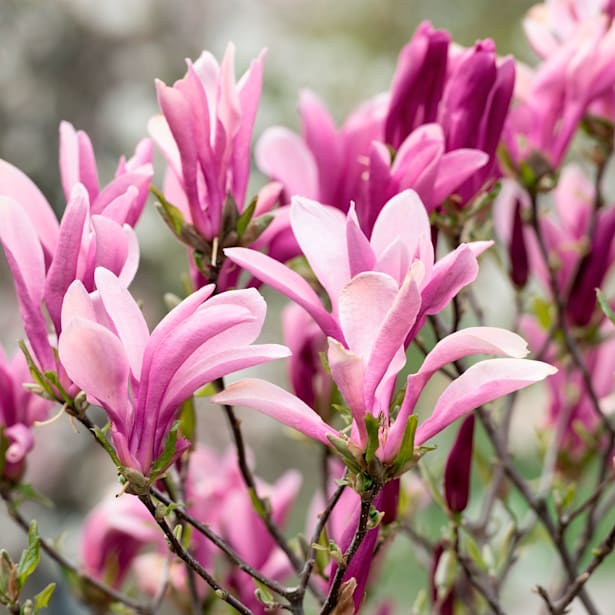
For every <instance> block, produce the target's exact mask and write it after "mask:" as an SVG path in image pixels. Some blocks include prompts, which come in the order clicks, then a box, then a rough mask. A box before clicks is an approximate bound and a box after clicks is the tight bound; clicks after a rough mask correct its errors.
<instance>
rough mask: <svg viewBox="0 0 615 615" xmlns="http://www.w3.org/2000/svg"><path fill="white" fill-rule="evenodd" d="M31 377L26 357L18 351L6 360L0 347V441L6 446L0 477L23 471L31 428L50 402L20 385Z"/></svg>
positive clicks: (48, 406)
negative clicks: (10, 358) (9, 359)
mask: <svg viewBox="0 0 615 615" xmlns="http://www.w3.org/2000/svg"><path fill="white" fill-rule="evenodd" d="M31 379H32V378H31V376H30V373H29V370H28V366H27V364H26V361H25V358H24V356H23V354H22V353H21V352H18V353H17V354H16V355H15V357H14V358H13V360H12V361H10V362H9V361H8V359H7V358H6V356H5V355H4V352H3V350H2V349H1V348H0V439H3V440H5V441H6V443H7V448H6V452H5V453H4V459H0V466H1V467H2V468H3V470H2V472H0V476H1V477H4V478H9V479H15V478H18V477H19V476H20V475H21V474H22V472H23V469H24V461H25V457H26V455H27V454H28V453H29V452H30V450H32V447H33V446H34V438H33V437H32V431H31V429H30V428H31V427H32V424H33V423H34V422H35V421H41V420H44V419H45V418H46V417H47V414H48V412H49V408H50V407H51V402H50V401H48V400H45V399H42V398H41V397H38V396H37V395H34V394H32V393H30V392H28V391H27V390H26V389H25V388H24V387H23V383H25V382H30V381H31Z"/></svg>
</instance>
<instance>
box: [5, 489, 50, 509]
mask: <svg viewBox="0 0 615 615" xmlns="http://www.w3.org/2000/svg"><path fill="white" fill-rule="evenodd" d="M14 491H15V492H17V493H18V494H19V497H17V498H15V499H14V500H13V504H14V505H15V506H16V507H18V506H20V505H21V504H22V503H23V502H26V501H28V500H32V501H33V502H37V503H38V504H41V505H42V506H45V507H46V508H53V506H54V504H53V501H52V500H50V499H49V498H48V497H47V496H45V495H43V494H42V493H39V492H38V491H37V490H36V489H35V488H34V487H33V486H32V485H29V484H28V483H19V484H18V485H16V486H15V487H14Z"/></svg>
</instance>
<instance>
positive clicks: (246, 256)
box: [224, 248, 343, 340]
mask: <svg viewBox="0 0 615 615" xmlns="http://www.w3.org/2000/svg"><path fill="white" fill-rule="evenodd" d="M224 254H225V255H226V256H227V257H228V258H229V259H230V260H232V261H233V262H234V263H235V264H237V265H239V266H240V267H242V268H243V269H245V270H246V271H249V272H250V273H251V274H252V275H253V276H254V277H256V278H258V279H259V280H261V281H262V282H264V283H265V284H268V285H269V286H271V287H272V288H274V289H275V290H277V291H278V292H280V293H282V294H283V295H286V296H287V297H288V298H289V299H291V300H292V301H294V302H295V303H297V304H299V305H300V306H301V307H302V308H303V309H304V310H305V311H306V312H308V314H310V315H311V316H312V318H313V319H314V320H315V321H316V322H317V323H318V326H319V327H320V328H321V329H322V330H323V332H324V333H325V335H330V336H331V337H334V338H335V339H338V340H342V339H343V336H342V333H341V331H340V328H339V326H338V324H337V323H336V322H335V320H334V318H333V317H332V316H331V314H329V313H328V312H327V311H326V310H325V309H324V308H323V306H322V304H321V302H320V299H319V297H318V295H317V294H316V293H315V292H314V289H313V288H312V287H311V286H310V285H309V284H308V283H307V282H306V281H305V280H304V279H303V278H302V277H301V276H300V275H299V274H298V273H295V272H294V271H292V270H291V269H289V268H288V267H285V266H284V265H282V264H281V263H279V262H278V261H276V260H274V259H272V258H270V257H269V256H266V255H265V254H261V253H260V252H256V251H255V250H249V249H248V248H227V249H226V250H224Z"/></svg>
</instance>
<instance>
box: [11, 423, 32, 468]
mask: <svg viewBox="0 0 615 615" xmlns="http://www.w3.org/2000/svg"><path fill="white" fill-rule="evenodd" d="M4 435H5V436H6V438H7V439H8V441H9V445H8V448H7V449H6V453H5V457H6V460H7V461H8V462H9V463H19V462H20V461H22V460H23V458H24V457H25V456H26V455H27V454H28V453H29V452H30V451H31V450H32V448H33V447H34V438H33V437H32V430H31V429H29V428H28V427H26V426H25V425H24V424H22V423H16V424H15V425H11V426H10V427H5V429H4Z"/></svg>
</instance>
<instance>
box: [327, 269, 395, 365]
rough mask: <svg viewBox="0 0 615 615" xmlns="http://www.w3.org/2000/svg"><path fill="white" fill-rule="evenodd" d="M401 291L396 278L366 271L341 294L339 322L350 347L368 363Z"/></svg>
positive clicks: (355, 278)
mask: <svg viewBox="0 0 615 615" xmlns="http://www.w3.org/2000/svg"><path fill="white" fill-rule="evenodd" d="M398 290H399V289H398V287H397V283H396V282H395V280H394V279H393V278H392V277H390V276H388V275H386V274H385V273H377V272H375V271H366V272H364V273H361V274H359V275H358V276H356V277H354V278H353V279H352V280H351V281H350V282H349V283H348V284H347V285H346V286H345V287H344V289H343V290H342V292H341V294H340V299H339V320H340V325H341V327H342V331H343V333H344V337H345V339H346V341H347V342H348V348H349V349H350V350H352V352H354V353H355V354H357V355H359V356H360V357H362V358H363V360H364V361H365V362H367V360H368V357H369V355H370V353H371V352H372V349H373V347H374V342H375V340H376V337H377V335H378V329H379V328H380V325H381V324H382V322H383V321H384V319H385V317H386V314H387V312H388V310H389V309H390V307H391V305H393V302H394V301H395V297H396V296H397V292H398Z"/></svg>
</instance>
